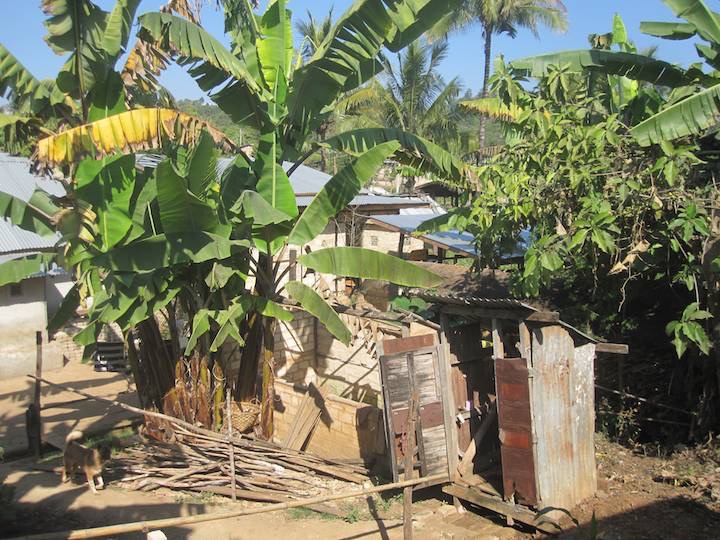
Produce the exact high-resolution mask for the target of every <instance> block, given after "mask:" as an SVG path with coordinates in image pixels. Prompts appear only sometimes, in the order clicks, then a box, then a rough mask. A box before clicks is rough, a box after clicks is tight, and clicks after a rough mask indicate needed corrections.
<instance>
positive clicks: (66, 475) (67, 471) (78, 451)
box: [62, 431, 105, 495]
mask: <svg viewBox="0 0 720 540" xmlns="http://www.w3.org/2000/svg"><path fill="white" fill-rule="evenodd" d="M82 438H83V434H82V431H72V432H70V434H69V435H68V436H67V437H65V453H64V455H63V473H62V481H63V482H67V481H68V480H69V479H70V477H71V476H72V475H73V474H74V473H75V472H80V471H83V472H84V473H85V477H86V478H87V483H88V486H89V487H90V489H91V490H92V492H93V493H95V494H96V495H97V489H95V477H96V476H97V477H98V480H99V482H98V485H97V487H98V488H100V489H103V487H104V486H105V483H104V482H103V477H102V475H101V473H102V461H101V459H100V452H99V451H98V450H96V449H94V448H85V447H84V446H83V445H82V444H80V443H79V442H78V441H79V440H80V439H82Z"/></svg>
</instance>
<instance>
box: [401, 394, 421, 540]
mask: <svg viewBox="0 0 720 540" xmlns="http://www.w3.org/2000/svg"><path fill="white" fill-rule="evenodd" d="M418 401H419V399H418V393H417V390H413V392H412V394H411V395H410V402H409V405H408V417H407V423H406V424H405V467H404V473H405V474H404V476H405V478H404V479H405V480H410V479H411V478H412V477H413V476H414V467H413V463H414V457H415V423H416V421H417V412H418ZM412 492H413V488H412V486H407V487H406V488H405V489H404V490H403V538H404V540H412Z"/></svg>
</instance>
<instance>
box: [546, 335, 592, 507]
mask: <svg viewBox="0 0 720 540" xmlns="http://www.w3.org/2000/svg"><path fill="white" fill-rule="evenodd" d="M594 356H595V346H594V344H592V343H586V344H577V347H576V344H575V342H574V341H573V339H572V337H571V335H570V334H569V332H568V331H567V330H566V329H565V328H563V327H561V326H557V325H552V326H543V327H538V328H534V329H533V330H532V363H533V379H532V394H533V395H532V404H533V422H534V425H535V434H536V437H537V440H536V444H537V446H536V456H537V463H538V466H537V476H538V491H539V493H538V496H539V499H540V502H539V504H540V505H541V506H557V507H561V508H567V509H569V508H572V507H573V506H574V505H575V504H577V503H578V502H580V501H581V500H583V499H585V498H587V497H589V496H590V495H592V494H593V493H594V492H595V486H596V470H595V450H594V442H593V432H594V425H595V423H594V419H595V412H594V394H593V387H594V379H593V377H594V374H593V360H594Z"/></svg>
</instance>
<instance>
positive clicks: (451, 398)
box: [438, 313, 461, 509]
mask: <svg viewBox="0 0 720 540" xmlns="http://www.w3.org/2000/svg"><path fill="white" fill-rule="evenodd" d="M440 327H441V329H440V332H439V335H440V347H438V355H439V356H438V381H439V382H440V391H441V393H442V406H443V424H444V425H445V449H446V452H447V463H448V476H452V475H454V474H455V471H457V467H458V461H459V458H458V448H459V447H458V428H457V425H456V424H455V392H454V390H453V386H452V385H451V384H450V381H451V380H452V373H451V369H452V368H451V367H450V342H449V341H448V338H447V332H448V331H449V330H450V320H449V319H448V316H447V313H440ZM454 502H456V503H457V504H456V505H455V506H456V508H458V509H459V508H461V505H460V501H454Z"/></svg>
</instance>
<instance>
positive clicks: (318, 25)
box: [295, 8, 333, 60]
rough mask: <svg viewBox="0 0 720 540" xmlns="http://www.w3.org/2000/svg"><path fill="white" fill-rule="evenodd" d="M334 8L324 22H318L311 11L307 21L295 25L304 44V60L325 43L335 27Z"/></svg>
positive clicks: (302, 50) (302, 47)
mask: <svg viewBox="0 0 720 540" xmlns="http://www.w3.org/2000/svg"><path fill="white" fill-rule="evenodd" d="M332 14H333V8H330V11H328V14H327V15H326V16H325V18H324V19H323V20H321V21H320V20H316V19H315V18H314V17H313V16H312V13H310V11H308V12H307V20H306V21H299V22H298V23H297V24H296V25H295V29H296V30H297V32H298V34H300V36H302V38H303V42H302V46H301V49H300V50H301V52H302V55H303V58H305V60H308V59H309V58H310V57H311V56H312V55H313V54H315V51H316V50H317V49H318V47H319V46H320V44H321V43H322V42H323V41H325V38H326V37H327V36H328V35H330V31H331V30H332V27H333V22H332Z"/></svg>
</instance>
